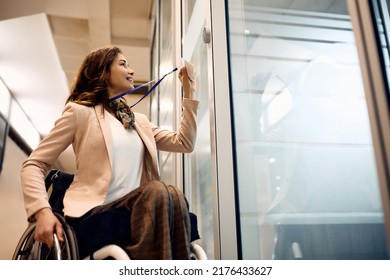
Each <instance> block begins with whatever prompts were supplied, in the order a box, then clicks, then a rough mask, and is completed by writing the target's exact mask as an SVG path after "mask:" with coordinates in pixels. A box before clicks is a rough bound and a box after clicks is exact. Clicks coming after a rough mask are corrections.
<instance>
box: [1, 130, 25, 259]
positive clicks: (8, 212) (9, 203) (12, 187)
mask: <svg viewBox="0 0 390 280" xmlns="http://www.w3.org/2000/svg"><path fill="white" fill-rule="evenodd" d="M26 158H27V155H26V154H25V153H24V152H23V151H22V150H20V148H19V147H18V146H17V145H16V144H15V143H14V142H13V141H12V139H11V138H9V137H8V139H7V143H6V149H5V155H4V163H3V170H2V171H1V174H0V225H1V230H0V260H10V259H11V258H12V254H13V252H14V250H15V247H16V245H17V243H18V241H19V238H20V237H21V235H22V234H23V231H24V230H25V229H26V227H27V221H26V213H25V211H24V206H23V195H22V190H21V185H20V177H19V170H20V166H21V164H22V162H23V161H24V160H25V159H26Z"/></svg>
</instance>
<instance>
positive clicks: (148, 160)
mask: <svg viewBox="0 0 390 280" xmlns="http://www.w3.org/2000/svg"><path fill="white" fill-rule="evenodd" d="M198 106H199V102H198V101H196V100H191V99H186V98H184V99H183V112H182V120H181V124H180V127H179V129H178V131H168V130H164V129H161V128H159V127H157V126H156V125H154V124H152V123H150V121H149V120H148V118H147V117H146V116H145V115H143V114H139V113H135V128H136V130H137V132H138V134H139V136H140V137H141V139H142V141H143V143H144V145H145V155H144V167H143V172H142V179H141V183H142V184H143V183H145V182H147V181H150V180H155V179H157V180H158V179H160V175H159V167H158V160H157V149H159V150H163V151H171V152H180V153H188V152H192V151H193V149H194V146H195V140H196V128H197V127H196V112H197V109H198ZM69 145H72V146H73V150H74V153H75V156H76V167H77V171H76V174H75V177H74V181H73V183H72V184H71V186H70V187H69V189H68V190H67V192H66V194H65V198H64V213H65V215H68V216H72V217H79V216H81V215H83V214H84V213H86V212H87V211H88V210H90V209H91V208H93V207H95V206H98V205H101V204H102V203H103V201H104V199H105V197H106V194H107V191H108V186H109V182H110V180H111V173H112V172H111V160H110V158H111V156H112V148H113V147H112V133H111V128H110V125H109V121H108V119H106V118H105V114H104V110H103V107H102V105H98V106H96V107H87V106H83V105H79V104H76V103H73V102H70V103H68V104H67V105H66V106H65V108H64V111H63V114H62V116H61V117H60V118H59V119H58V120H57V121H56V122H55V126H54V128H53V129H52V130H51V131H50V133H49V134H48V135H47V136H46V137H45V138H44V139H43V140H42V142H41V143H40V144H39V145H38V147H37V148H36V149H35V150H34V151H33V152H32V153H31V155H30V156H29V157H28V159H27V160H26V161H25V162H24V163H23V165H22V168H21V172H20V174H21V182H22V188H23V194H24V202H25V208H26V212H27V216H28V218H29V220H30V221H32V220H34V219H33V215H34V214H35V213H36V212H37V211H38V210H40V209H42V208H45V207H50V205H49V203H48V197H47V193H46V188H45V184H44V180H45V176H46V174H47V172H48V171H49V170H50V169H51V168H52V166H53V165H54V163H55V162H56V160H57V158H58V157H59V155H60V154H61V153H62V152H63V151H64V150H65V149H66V148H67V147H68V146H69ZM129 160H131V159H129Z"/></svg>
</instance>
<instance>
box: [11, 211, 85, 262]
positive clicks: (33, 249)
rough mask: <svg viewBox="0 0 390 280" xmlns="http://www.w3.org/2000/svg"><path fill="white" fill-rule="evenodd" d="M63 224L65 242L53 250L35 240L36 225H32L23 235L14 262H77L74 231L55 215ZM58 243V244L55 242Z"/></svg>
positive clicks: (61, 218) (62, 218)
mask: <svg viewBox="0 0 390 280" xmlns="http://www.w3.org/2000/svg"><path fill="white" fill-rule="evenodd" d="M55 215H56V217H57V218H58V220H59V221H60V222H61V223H62V228H63V230H64V242H62V243H61V244H59V243H57V244H55V245H54V246H53V248H51V249H50V248H49V247H48V246H46V244H43V243H41V242H37V241H35V240H34V232H35V227H36V224H35V223H32V224H30V225H29V226H28V228H27V229H26V230H25V232H24V233H23V235H22V237H21V238H20V240H19V243H18V245H17V247H16V249H15V252H14V255H13V257H12V259H13V260H77V259H79V254H78V249H77V248H78V247H77V240H76V237H75V234H74V232H73V229H72V228H71V227H70V226H69V225H68V224H67V223H66V222H65V219H64V217H63V216H61V215H60V214H57V213H55ZM55 243H56V242H55Z"/></svg>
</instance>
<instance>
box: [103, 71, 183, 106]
mask: <svg viewBox="0 0 390 280" xmlns="http://www.w3.org/2000/svg"><path fill="white" fill-rule="evenodd" d="M175 71H177V67H176V68H175V69H173V70H172V71H171V72H169V73H167V74H165V75H164V76H162V77H161V78H160V79H158V81H157V82H156V83H155V84H154V85H153V86H152V87H151V88H150V89H149V91H148V92H147V93H145V94H144V95H143V96H142V97H141V98H140V99H139V100H138V101H137V102H136V103H134V104H133V105H131V106H130V108H133V107H134V106H135V105H137V104H138V103H140V102H141V101H142V100H143V99H144V98H145V97H146V96H148V95H149V94H150V93H151V92H152V91H153V90H154V89H155V88H156V87H157V86H158V85H159V84H160V83H161V81H162V80H164V78H165V77H166V76H168V75H169V74H172V73H173V72H175ZM156 80H157V79H156ZM156 80H152V81H149V82H147V83H145V84H143V85H140V86H138V87H135V88H132V89H130V90H127V91H125V92H123V93H121V94H119V95H117V96H114V97H112V98H110V99H108V102H111V101H114V100H116V99H118V98H121V97H122V96H125V95H126V94H129V93H133V92H134V91H136V90H138V89H140V88H142V87H144V86H147V85H148V84H150V83H153V82H155V81H156Z"/></svg>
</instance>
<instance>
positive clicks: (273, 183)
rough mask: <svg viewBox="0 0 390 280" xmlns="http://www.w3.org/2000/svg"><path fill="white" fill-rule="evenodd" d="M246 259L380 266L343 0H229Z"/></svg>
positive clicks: (363, 120) (363, 112) (380, 218)
mask: <svg viewBox="0 0 390 280" xmlns="http://www.w3.org/2000/svg"><path fill="white" fill-rule="evenodd" d="M227 2H228V24H229V35H228V36H229V47H230V50H229V51H230V53H229V59H230V75H231V83H232V108H233V109H232V110H233V115H234V119H233V125H234V132H235V134H234V141H235V145H234V149H235V158H236V178H237V192H238V197H239V201H238V204H239V218H240V228H239V231H240V241H241V242H240V243H241V248H240V249H241V255H242V258H243V259H387V258H388V257H389V254H388V251H387V244H386V243H387V242H386V231H385V223H384V214H383V205H382V200H381V191H380V184H379V179H378V169H377V162H376V160H375V153H374V145H373V139H372V134H371V124H370V121H369V114H368V109H367V98H366V93H365V89H364V86H363V82H362V76H361V69H360V64H359V58H358V53H357V47H356V44H355V37H354V32H353V28H352V24H351V19H350V16H349V11H348V8H347V3H346V0H336V1H335V0H307V1H291V0H282V1H268V0H257V1H252V0H229V1H227Z"/></svg>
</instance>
